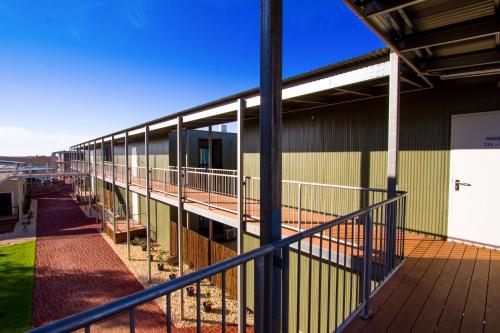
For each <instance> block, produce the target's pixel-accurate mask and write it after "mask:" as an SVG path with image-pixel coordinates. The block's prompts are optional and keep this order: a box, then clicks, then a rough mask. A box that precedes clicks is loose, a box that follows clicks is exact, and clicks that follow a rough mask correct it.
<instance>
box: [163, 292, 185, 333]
mask: <svg viewBox="0 0 500 333" xmlns="http://www.w3.org/2000/svg"><path fill="white" fill-rule="evenodd" d="M181 292H182V290H181ZM165 298H166V300H165V301H166V303H167V304H166V307H167V313H166V315H167V333H172V301H171V299H170V294H167V295H166V296H165Z"/></svg>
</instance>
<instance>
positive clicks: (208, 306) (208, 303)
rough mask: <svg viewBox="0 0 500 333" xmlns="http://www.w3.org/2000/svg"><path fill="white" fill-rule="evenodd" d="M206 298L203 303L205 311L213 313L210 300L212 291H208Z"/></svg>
mask: <svg viewBox="0 0 500 333" xmlns="http://www.w3.org/2000/svg"><path fill="white" fill-rule="evenodd" d="M205 296H206V298H207V300H206V301H204V302H203V310H205V312H210V311H212V301H211V300H210V291H207V292H206V293H205Z"/></svg>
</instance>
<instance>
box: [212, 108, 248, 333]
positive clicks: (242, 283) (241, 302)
mask: <svg viewBox="0 0 500 333" xmlns="http://www.w3.org/2000/svg"><path fill="white" fill-rule="evenodd" d="M245 106H246V105H245V100H244V99H240V100H239V107H238V111H237V118H238V121H237V126H238V129H237V136H238V139H237V154H236V158H237V162H236V163H237V166H236V170H237V174H238V179H237V195H238V208H237V210H238V230H237V232H238V239H237V249H236V250H237V254H238V255H240V254H241V253H243V232H244V230H245V225H244V211H243V195H244V191H243V181H244V178H243V177H244V172H243V158H244V155H243V134H244V131H243V130H244V120H245V117H244V110H245ZM209 129H210V130H211V126H210V128H209ZM210 146H211V142H210V141H209V147H210ZM209 161H210V162H211V157H209ZM243 273H244V269H243V267H242V266H238V269H237V279H238V281H237V283H238V332H239V333H243V332H245V331H246V276H245V275H244V274H243Z"/></svg>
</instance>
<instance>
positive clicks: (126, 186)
mask: <svg viewBox="0 0 500 333" xmlns="http://www.w3.org/2000/svg"><path fill="white" fill-rule="evenodd" d="M128 168H129V167H128V131H126V132H125V192H126V198H125V219H126V220H127V258H128V260H130V213H129V209H130V207H129V205H130V199H129V196H130V193H129V192H130V185H129V181H128V178H129V171H128Z"/></svg>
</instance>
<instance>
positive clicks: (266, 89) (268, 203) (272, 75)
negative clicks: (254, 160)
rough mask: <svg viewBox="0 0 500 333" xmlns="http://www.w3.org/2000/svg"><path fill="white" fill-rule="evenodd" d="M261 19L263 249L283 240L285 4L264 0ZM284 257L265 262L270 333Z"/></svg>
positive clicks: (276, 320)
mask: <svg viewBox="0 0 500 333" xmlns="http://www.w3.org/2000/svg"><path fill="white" fill-rule="evenodd" d="M260 15H261V16H260V17H261V21H260V22H261V37H260V101H261V106H260V177H261V181H260V198H261V202H260V218H261V221H260V225H261V229H260V232H261V233H260V244H261V246H262V245H266V244H269V243H273V242H276V241H279V240H280V239H281V122H282V105H281V79H282V78H281V76H282V73H281V70H282V69H281V60H282V44H281V43H282V1H281V0H261V8H260ZM280 257H281V253H280V251H275V252H274V253H273V255H272V257H271V258H268V259H266V260H264V284H263V285H262V293H263V295H262V297H264V299H263V306H264V309H263V311H262V312H261V313H262V315H263V318H262V320H263V323H264V330H265V331H267V332H279V331H280V330H281V311H282V309H281V272H280V270H279V264H278V263H279V262H280ZM273 266H274V267H273ZM256 281H257V280H256ZM256 294H259V293H258V292H256ZM283 310H284V311H287V310H288V309H283ZM256 320H257V319H256Z"/></svg>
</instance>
